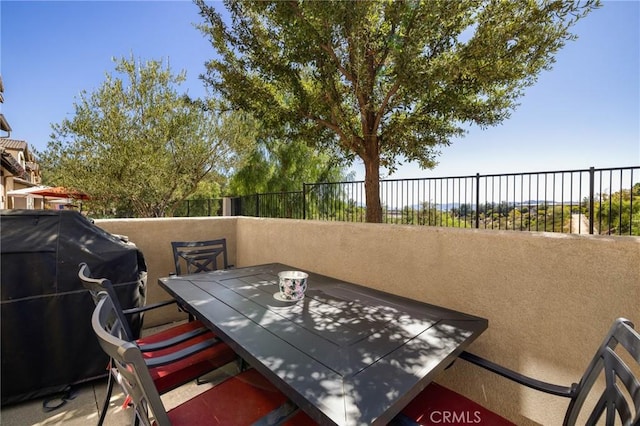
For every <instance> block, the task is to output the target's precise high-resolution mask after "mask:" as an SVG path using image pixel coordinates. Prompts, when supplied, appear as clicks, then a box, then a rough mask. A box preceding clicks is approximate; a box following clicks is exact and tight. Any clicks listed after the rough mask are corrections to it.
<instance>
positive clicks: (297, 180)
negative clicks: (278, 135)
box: [229, 137, 344, 195]
mask: <svg viewBox="0 0 640 426" xmlns="http://www.w3.org/2000/svg"><path fill="white" fill-rule="evenodd" d="M343 164H344V163H343V161H341V160H340V159H339V158H337V157H333V156H331V155H330V154H328V153H327V152H322V151H318V150H317V149H315V148H312V147H309V146H307V145H306V144H305V143H304V142H301V141H299V142H289V143H285V142H283V141H282V140H279V139H275V138H264V137H263V138H258V140H257V141H256V143H255V145H254V147H253V149H252V151H251V152H250V153H249V155H248V157H247V158H246V159H245V161H244V162H243V165H242V167H240V168H238V169H237V170H236V171H235V173H234V174H233V175H232V176H231V179H230V181H229V192H230V193H232V194H234V195H250V194H256V193H265V192H287V191H301V190H302V186H303V184H305V183H318V182H335V181H339V180H343V178H344V169H343Z"/></svg>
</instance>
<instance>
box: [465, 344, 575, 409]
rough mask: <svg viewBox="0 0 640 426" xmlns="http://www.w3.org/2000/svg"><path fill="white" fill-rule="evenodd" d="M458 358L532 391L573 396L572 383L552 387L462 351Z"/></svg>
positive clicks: (566, 396) (573, 387)
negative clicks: (568, 385)
mask: <svg viewBox="0 0 640 426" xmlns="http://www.w3.org/2000/svg"><path fill="white" fill-rule="evenodd" d="M459 356H460V358H462V359H464V360H465V361H468V362H470V363H472V364H475V365H477V366H480V367H482V368H484V369H486V370H489V371H491V372H493V373H496V374H498V375H500V376H502V377H505V378H507V379H509V380H513V381H514V382H517V383H520V384H521V385H524V386H527V387H530V388H532V389H535V390H538V391H541V392H544V393H549V394H552V395H557V396H563V397H565V398H572V397H573V396H574V395H575V389H576V384H575V383H574V384H573V385H571V386H570V387H567V386H560V385H554V384H553V383H547V382H543V381H540V380H537V379H534V378H531V377H528V376H525V375H523V374H520V373H518V372H516V371H513V370H510V369H508V368H506V367H503V366H501V365H498V364H496V363H494V362H492V361H489V360H488V359H485V358H482V357H480V356H478V355H474V354H472V353H470V352H467V351H462V353H460V355H459Z"/></svg>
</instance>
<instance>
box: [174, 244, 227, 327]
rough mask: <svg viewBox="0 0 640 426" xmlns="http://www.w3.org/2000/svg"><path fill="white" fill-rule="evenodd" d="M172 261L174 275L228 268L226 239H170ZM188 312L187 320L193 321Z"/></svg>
mask: <svg viewBox="0 0 640 426" xmlns="http://www.w3.org/2000/svg"><path fill="white" fill-rule="evenodd" d="M171 249H172V250H173V262H174V265H175V274H176V275H189V274H198V273H200V272H209V271H217V270H218V269H229V268H230V267H232V265H229V260H228V257H227V239H226V238H219V239H217V240H206V241H172V242H171ZM193 320H194V318H193V315H192V314H191V313H189V321H193Z"/></svg>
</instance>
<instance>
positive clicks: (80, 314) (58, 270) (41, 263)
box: [0, 210, 147, 405]
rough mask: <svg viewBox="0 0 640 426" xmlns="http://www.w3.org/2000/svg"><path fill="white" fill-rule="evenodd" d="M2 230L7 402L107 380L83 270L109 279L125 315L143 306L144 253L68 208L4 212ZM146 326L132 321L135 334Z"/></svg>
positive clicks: (0, 298)
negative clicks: (80, 276)
mask: <svg viewBox="0 0 640 426" xmlns="http://www.w3.org/2000/svg"><path fill="white" fill-rule="evenodd" d="M0 230H1V231H0V237H1V238H0V254H1V255H0V258H1V269H0V277H1V280H0V314H1V321H2V322H1V323H0V327H1V329H2V342H1V352H2V373H1V376H2V388H1V392H2V404H3V405H4V404H10V403H14V402H19V401H24V400H28V399H33V398H37V397H40V396H44V395H48V394H51V393H54V392H59V391H61V390H63V389H64V388H65V387H67V386H69V385H73V384H77V383H81V382H85V381H88V380H92V379H95V378H98V377H102V376H105V375H106V366H107V362H108V358H107V356H106V355H105V354H104V352H102V349H101V348H100V345H99V344H98V342H97V339H96V337H95V335H94V333H93V329H92V328H91V314H92V313H93V308H94V304H93V301H92V299H91V296H90V295H89V293H88V291H87V290H85V289H84V288H83V287H82V283H81V282H80V281H79V279H78V264H80V263H81V262H86V263H87V264H88V265H89V267H90V269H91V273H92V275H93V276H94V277H106V278H109V279H110V280H111V282H112V283H113V284H114V285H115V286H116V288H117V291H118V297H119V299H120V302H121V303H122V307H123V309H128V308H133V307H139V306H143V305H144V300H145V297H144V295H145V287H146V279H147V272H146V270H147V268H146V264H145V261H144V257H143V255H142V253H141V252H140V251H139V250H138V249H137V248H136V247H135V245H134V244H132V243H127V242H125V241H123V238H121V237H118V236H115V235H112V234H109V233H107V232H106V231H104V230H102V229H100V228H99V227H97V226H96V225H94V224H93V223H92V222H91V221H90V220H88V219H86V218H85V217H84V216H82V215H81V214H80V213H78V212H75V211H70V210H59V211H54V210H2V211H0ZM141 322H142V319H141V318H134V319H133V324H132V326H133V327H132V328H133V332H134V333H136V334H139V333H140V328H141Z"/></svg>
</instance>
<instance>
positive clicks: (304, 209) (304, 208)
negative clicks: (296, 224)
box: [302, 183, 307, 220]
mask: <svg viewBox="0 0 640 426" xmlns="http://www.w3.org/2000/svg"><path fill="white" fill-rule="evenodd" d="M302 219H303V220H306V219H307V184H306V183H303V184H302Z"/></svg>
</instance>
